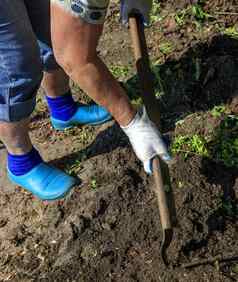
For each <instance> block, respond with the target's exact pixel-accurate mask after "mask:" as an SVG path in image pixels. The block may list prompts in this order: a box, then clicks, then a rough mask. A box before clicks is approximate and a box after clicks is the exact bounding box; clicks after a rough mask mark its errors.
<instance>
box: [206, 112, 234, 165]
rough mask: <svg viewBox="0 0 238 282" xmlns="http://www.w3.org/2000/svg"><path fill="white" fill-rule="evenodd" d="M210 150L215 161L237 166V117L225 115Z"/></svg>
mask: <svg viewBox="0 0 238 282" xmlns="http://www.w3.org/2000/svg"><path fill="white" fill-rule="evenodd" d="M210 150H211V152H212V155H213V159H214V160H215V161H220V162H223V163H224V164H225V165H226V166H227V167H238V117H237V116H234V115H227V116H226V117H225V118H224V119H223V121H222V123H221V125H220V127H219V129H218V132H217V135H216V138H215V140H214V141H213V142H212V146H211V149H210Z"/></svg>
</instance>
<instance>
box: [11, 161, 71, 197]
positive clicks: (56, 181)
mask: <svg viewBox="0 0 238 282" xmlns="http://www.w3.org/2000/svg"><path fill="white" fill-rule="evenodd" d="M8 177H9V179H10V180H11V181H12V182H14V183H15V184H17V185H19V186H21V187H23V188H25V189H26V190H28V191H30V192H31V193H32V194H34V195H35V196H36V197H38V198H40V199H41V200H46V201H53V200H58V199H62V198H64V197H65V196H66V195H67V194H68V193H69V191H70V190H71V188H72V187H73V186H74V185H75V184H76V179H75V178H73V177H71V176H69V175H67V174H66V173H64V172H63V171H61V170H59V169H57V168H54V167H52V166H49V165H47V164H46V163H44V162H42V163H41V164H39V165H37V166H36V167H34V168H33V169H32V170H31V171H29V172H28V173H26V174H24V175H21V176H15V175H14V174H12V173H11V172H10V170H9V169H8Z"/></svg>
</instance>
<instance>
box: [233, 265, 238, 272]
mask: <svg viewBox="0 0 238 282" xmlns="http://www.w3.org/2000/svg"><path fill="white" fill-rule="evenodd" d="M232 271H233V272H235V273H236V274H238V264H235V265H234V266H233V267H232Z"/></svg>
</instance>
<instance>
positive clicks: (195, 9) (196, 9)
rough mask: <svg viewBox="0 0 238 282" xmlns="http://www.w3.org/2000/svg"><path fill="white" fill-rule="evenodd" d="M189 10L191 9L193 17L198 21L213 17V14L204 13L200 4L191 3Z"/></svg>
mask: <svg viewBox="0 0 238 282" xmlns="http://www.w3.org/2000/svg"><path fill="white" fill-rule="evenodd" d="M191 11H192V15H193V16H194V18H195V19H196V20H197V21H199V22H204V21H205V20H206V19H208V18H213V16H211V15H210V14H208V13H206V12H205V11H204V10H203V7H202V5H201V4H194V5H192V8H191Z"/></svg>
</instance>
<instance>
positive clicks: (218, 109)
mask: <svg viewBox="0 0 238 282" xmlns="http://www.w3.org/2000/svg"><path fill="white" fill-rule="evenodd" d="M225 111H226V107H225V106H224V105H220V106H215V107H214V108H213V109H212V110H211V115H212V116H213V117H220V116H221V115H222V114H223V113H225Z"/></svg>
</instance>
